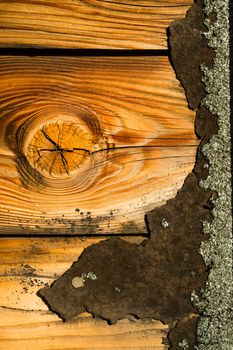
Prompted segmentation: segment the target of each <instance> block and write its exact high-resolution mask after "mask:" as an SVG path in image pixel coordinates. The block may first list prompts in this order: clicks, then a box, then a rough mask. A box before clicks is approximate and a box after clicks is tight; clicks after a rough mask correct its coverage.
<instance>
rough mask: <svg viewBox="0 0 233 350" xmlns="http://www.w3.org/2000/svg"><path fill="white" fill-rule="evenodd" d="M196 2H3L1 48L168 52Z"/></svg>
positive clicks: (169, 0)
mask: <svg viewBox="0 0 233 350" xmlns="http://www.w3.org/2000/svg"><path fill="white" fill-rule="evenodd" d="M191 3H192V0H136V1H135V0H108V1H106V0H85V1H84V0H64V1H60V0H36V1H35V0H17V1H12V0H1V1H0V47H16V48H19V47H20V48H22V47H26V48H28V47H34V48H76V49H80V48H81V49H86V48H88V49H143V50H145V49H167V36H166V29H167V27H168V26H169V25H170V24H171V22H172V21H174V20H176V19H179V18H182V17H184V16H185V13H186V11H187V9H188V8H189V6H190V5H191Z"/></svg>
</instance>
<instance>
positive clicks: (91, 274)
mask: <svg viewBox="0 0 233 350" xmlns="http://www.w3.org/2000/svg"><path fill="white" fill-rule="evenodd" d="M81 276H82V278H83V279H84V280H85V279H90V280H92V281H95V280H97V276H96V274H95V273H94V272H92V271H90V272H88V273H85V272H84V273H82V275H81Z"/></svg>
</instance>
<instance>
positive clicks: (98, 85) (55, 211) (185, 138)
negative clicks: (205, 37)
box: [0, 56, 198, 234]
mask: <svg viewBox="0 0 233 350" xmlns="http://www.w3.org/2000/svg"><path fill="white" fill-rule="evenodd" d="M0 91H1V93H0V104H1V112H0V126H1V128H0V185H1V187H0V198H1V199H0V233H2V234H22V233H23V234H27V233H28V234H41V233H46V234H60V233H62V234H66V233H69V234H96V233H98V234H102V233H103V234H114V233H125V234H145V233H146V232H147V230H146V225H145V221H144V215H145V213H146V212H148V211H149V210H151V209H153V208H154V207H156V206H159V205H161V204H163V203H165V202H166V201H167V200H168V199H169V198H171V197H174V196H175V194H176V192H177V190H178V189H179V188H180V187H181V186H182V184H183V181H184V178H185V177H186V175H187V174H188V173H189V172H190V171H191V170H192V168H193V165H194V161H195V155H196V149H197V146H198V140H197V138H196V136H195V133H194V117H195V112H193V111H190V110H189V109H188V107H187V102H186V98H185V95H184V91H183V89H182V88H181V86H180V85H179V83H178V81H177V80H176V78H175V74H174V72H173V69H172V67H171V66H170V63H169V60H168V58H167V57H137V56H136V57H89V58H88V57H21V56H18V57H10V56H9V57H0ZM67 123H68V124H67ZM57 125H58V126H57ZM61 125H62V126H61ZM64 125H70V128H71V126H72V125H76V126H78V128H79V130H80V131H79V134H78V135H82V136H77V135H76V134H75V135H76V136H73V138H72V135H70V131H69V132H68V131H67V132H63V131H61V132H57V131H56V130H58V129H59V128H60V129H59V130H68V129H69V130H73V129H74V130H76V129H75V128H76V127H75V128H73V129H70V128H67V127H65V126H64ZM43 130H46V132H47V134H46V135H47V136H46V135H45V133H44V132H42V131H43ZM72 133H73V132H72ZM38 135H40V139H39V140H40V141H38V140H37V141H38V142H39V143H38V144H37V146H38V147H40V150H41V149H45V150H46V149H47V148H48V147H50V148H51V149H50V151H51V150H52V148H53V151H52V152H50V155H48V154H47V155H46V152H47V151H48V150H47V151H46V152H41V153H39V152H38V149H37V153H38V156H37V157H36V156H35V158H33V155H32V153H30V151H29V150H30V147H32V146H33V147H35V145H36V143H35V139H37V138H38ZM61 135H62V136H61ZM67 135H68V136H67ZM73 135H74V133H73ZM83 135H85V136H83ZM59 138H61V139H62V140H63V139H64V140H69V143H67V142H68V141H67V142H66V143H65V141H64V143H61V142H60V141H59ZM75 139H77V146H76V147H78V148H76V150H77V149H78V151H77V157H81V160H82V161H81V163H80V164H79V161H80V158H76V163H75V164H76V165H77V167H75V169H73V168H72V171H70V170H69V169H70V168H69V169H68V168H67V169H68V171H67V169H66V168H64V169H63V170H62V168H61V166H62V162H63V163H64V162H65V161H64V159H63V158H65V160H66V162H67V164H68V165H69V164H71V162H73V161H74V159H75V158H74V157H75V155H74V153H73V151H74V150H75V148H73V147H74V144H73V140H75ZM70 140H72V142H71V141H70ZM80 140H81V141H80ZM83 140H84V141H85V142H84V141H83ZM88 140H89V141H88ZM37 141H36V142H37ZM51 141H52V142H51ZM55 141H56V142H55ZM79 141H80V142H81V143H80V142H79ZM62 142H63V141H62ZM75 142H76V141H75ZM82 142H83V147H84V148H85V147H86V148H85V152H86V153H85V157H84V156H83V154H84V153H82V152H84V151H82V150H81V148H80V147H81V145H82ZM58 143H60V145H58ZM71 143H72V145H71ZM61 145H62V146H61ZM58 146H59V147H60V148H59V147H58ZM61 147H62V148H61ZM61 149H62V150H63V151H61ZM65 149H66V150H69V152H68V151H67V152H66V153H65V151H64V150H65ZM62 152H63V158H62V155H61V153H62ZM87 152H88V153H87ZM56 153H57V159H59V163H58V164H56V167H51V166H52V164H53V159H54V158H55V156H54V155H55V154H56ZM80 154H82V155H81V156H80ZM45 155H46V156H45ZM50 156H51V158H50ZM52 157H53V158H52ZM70 157H73V158H70ZM42 160H43V161H42ZM46 164H48V166H47V167H45V165H46ZM72 164H73V163H72ZM42 165H43V166H42ZM68 165H67V166H68ZM63 166H64V164H63ZM42 168H43V169H44V170H43V169H42ZM55 169H60V170H59V171H58V170H57V171H55ZM73 170H74V171H73Z"/></svg>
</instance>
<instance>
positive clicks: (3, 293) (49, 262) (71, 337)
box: [0, 237, 167, 350]
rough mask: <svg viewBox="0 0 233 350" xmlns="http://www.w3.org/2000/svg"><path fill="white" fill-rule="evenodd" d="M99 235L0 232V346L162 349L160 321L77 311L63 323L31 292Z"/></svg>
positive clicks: (8, 348)
mask: <svg viewBox="0 0 233 350" xmlns="http://www.w3.org/2000/svg"><path fill="white" fill-rule="evenodd" d="M101 239H103V238H99V239H85V240H83V239H77V238H66V239H63V238H60V239H42V238H38V239H33V238H31V239H29V238H18V239H14V238H11V239H9V238H8V239H4V238H1V240H0V260H1V266H0V349H4V350H15V349H18V348H19V347H20V348H21V349H24V350H29V349H31V348H32V347H33V349H35V350H45V349H46V350H52V349H53V350H55V349H56V350H60V349H64V350H68V349H69V350H70V349H91V350H94V349H105V348H107V349H111V350H113V349H114V350H120V349H141V350H143V349H154V350H165V349H167V347H166V346H165V345H163V344H162V342H163V337H165V336H166V333H167V326H166V325H163V324H162V323H161V322H158V321H155V320H147V321H146V320H144V321H143V320H134V319H132V318H131V320H130V319H129V320H126V319H125V320H122V321H120V322H118V323H117V324H115V325H111V326H109V325H107V323H106V322H105V321H103V320H99V319H93V318H92V316H90V315H88V314H83V315H82V316H80V317H79V318H77V319H75V320H74V321H72V322H66V323H64V322H62V321H61V320H60V319H59V318H58V317H57V316H56V315H55V314H53V313H52V312H50V311H48V309H47V306H46V305H45V304H44V303H43V302H42V301H41V299H40V298H39V297H37V296H36V292H37V290H39V289H40V288H41V286H43V285H44V284H46V283H51V282H52V281H53V280H54V278H56V277H58V276H60V275H61V274H62V273H64V272H65V270H66V269H67V268H69V266H70V265H71V264H72V262H73V261H74V260H76V259H77V258H78V257H79V255H80V254H81V252H82V251H83V249H84V248H85V247H87V246H89V245H91V244H93V243H97V242H98V241H100V240H101ZM132 240H133V238H132V239H131V241H132ZM137 240H138V242H140V240H141V239H140V237H139V238H138V239H137ZM133 241H134V242H135V239H134V240H133Z"/></svg>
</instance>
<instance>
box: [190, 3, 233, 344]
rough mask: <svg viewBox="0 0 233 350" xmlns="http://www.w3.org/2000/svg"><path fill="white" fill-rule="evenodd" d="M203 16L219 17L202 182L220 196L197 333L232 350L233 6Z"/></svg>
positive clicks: (214, 28) (211, 36)
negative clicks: (232, 54) (212, 121)
mask: <svg viewBox="0 0 233 350" xmlns="http://www.w3.org/2000/svg"><path fill="white" fill-rule="evenodd" d="M204 4H205V12H206V13H207V14H210V13H212V12H213V11H214V12H215V13H216V14H217V20H216V21H215V22H214V23H210V21H208V20H206V25H207V27H208V29H209V32H208V33H206V34H205V35H206V37H207V39H208V42H209V45H210V46H211V47H213V48H214V49H215V51H216V58H215V62H214V67H213V68H212V69H210V68H207V67H203V73H204V83H205V85H206V92H207V94H206V96H205V98H204V99H203V101H202V103H203V105H205V106H206V107H207V108H208V109H209V110H210V112H212V113H213V114H215V115H217V116H218V124H219V131H218V134H217V135H215V136H213V137H212V139H211V140H210V142H209V143H208V144H205V145H204V146H203V148H202V151H203V153H204V155H205V156H206V157H207V158H208V160H209V163H210V165H209V176H208V177H207V179H206V180H204V181H201V182H200V185H201V186H202V187H203V188H205V189H211V190H214V191H217V193H218V198H217V199H215V200H214V209H213V216H214V220H213V221H212V222H211V223H207V222H204V223H203V227H204V232H205V233H208V234H210V239H209V241H207V242H203V243H202V245H201V249H200V252H201V254H202V256H203V258H204V260H205V263H206V265H207V266H209V267H210V273H209V277H208V281H207V283H206V286H205V289H204V291H203V293H202V298H201V300H200V299H198V297H196V295H195V293H193V295H192V301H193V302H194V304H195V305H196V306H198V308H199V311H200V313H201V314H202V317H201V318H200V320H199V323H198V328H197V337H198V344H199V345H198V347H197V349H198V350H220V349H222V350H232V349H233V335H232V329H233V317H232V310H233V302H232V300H233V299H232V200H231V199H232V189H231V125H230V73H229V3H228V1H227V0H225V1H222V0H214V1H213V0H204Z"/></svg>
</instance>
